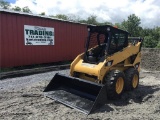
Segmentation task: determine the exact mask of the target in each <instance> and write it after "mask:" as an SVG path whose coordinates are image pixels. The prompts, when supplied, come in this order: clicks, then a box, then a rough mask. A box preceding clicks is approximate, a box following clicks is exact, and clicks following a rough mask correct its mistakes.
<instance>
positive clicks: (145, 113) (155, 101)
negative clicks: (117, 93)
mask: <svg viewBox="0 0 160 120" xmlns="http://www.w3.org/2000/svg"><path fill="white" fill-rule="evenodd" d="M159 59H160V52H159V49H157V50H156V49H148V50H143V51H142V64H141V65H142V67H143V68H144V69H145V70H144V69H142V70H141V72H140V85H139V87H138V89H136V90H134V91H130V92H125V93H124V94H123V96H122V98H121V99H119V100H117V101H108V103H107V104H106V105H104V106H103V107H101V108H100V109H98V110H96V111H95V112H94V113H92V114H90V115H88V116H87V115H85V114H83V113H81V112H79V111H77V110H75V109H72V108H69V107H67V106H65V105H63V104H61V103H58V102H56V101H54V100H51V99H49V98H46V97H44V94H43V90H44V89H45V87H46V86H47V85H48V83H49V82H50V80H51V79H52V77H53V76H54V75H55V73H57V72H59V73H62V74H65V75H69V70H61V71H54V72H47V73H43V74H35V75H30V76H24V77H17V78H9V79H4V80H1V81H0V120H75V119H77V120H122V119H123V120H130V119H131V120H137V119H142V120H160V62H159ZM146 70H149V71H146ZM158 70H159V71H158Z"/></svg>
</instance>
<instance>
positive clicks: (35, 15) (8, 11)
mask: <svg viewBox="0 0 160 120" xmlns="http://www.w3.org/2000/svg"><path fill="white" fill-rule="evenodd" d="M0 12H6V13H11V14H19V15H26V16H33V17H40V18H46V19H51V20H58V21H62V22H70V23H76V24H82V25H91V24H86V23H80V22H75V21H68V20H63V19H58V18H53V17H49V16H46V15H38V14H32V13H25V12H18V11H13V10H7V9H1V8H0ZM93 26H94V25H93Z"/></svg>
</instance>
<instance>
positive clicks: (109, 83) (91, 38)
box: [44, 25, 142, 114]
mask: <svg viewBox="0 0 160 120" xmlns="http://www.w3.org/2000/svg"><path fill="white" fill-rule="evenodd" d="M87 28H88V37H87V41H86V50H85V52H84V53H82V54H80V55H78V56H77V57H76V58H75V60H74V61H73V62H72V63H71V66H70V76H65V75H62V74H59V73H57V74H56V75H55V76H54V77H53V79H52V80H51V81H50V83H49V84H48V86H47V87H46V88H45V90H44V94H45V96H47V97H49V98H51V99H54V100H56V101H59V102H61V103H63V104H65V105H67V106H69V107H72V108H75V109H78V110H80V111H81V112H83V113H86V114H89V113H91V112H92V111H94V110H95V109H97V108H98V107H100V106H101V105H104V104H105V103H106V102H107V100H108V99H110V100H112V99H118V98H120V97H121V95H122V93H123V91H124V90H133V89H136V88H137V87H138V84H139V71H140V61H141V46H142V39H141V38H140V37H128V36H129V33H128V32H127V31H124V30H121V29H118V28H115V27H113V26H110V25H105V26H88V27H87Z"/></svg>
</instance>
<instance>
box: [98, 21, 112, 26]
mask: <svg viewBox="0 0 160 120" xmlns="http://www.w3.org/2000/svg"><path fill="white" fill-rule="evenodd" d="M97 25H113V24H112V23H111V22H107V21H106V22H103V23H97Z"/></svg>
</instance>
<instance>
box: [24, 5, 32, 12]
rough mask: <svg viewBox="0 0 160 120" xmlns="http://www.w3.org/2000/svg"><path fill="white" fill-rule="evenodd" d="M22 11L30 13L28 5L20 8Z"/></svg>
mask: <svg viewBox="0 0 160 120" xmlns="http://www.w3.org/2000/svg"><path fill="white" fill-rule="evenodd" d="M22 12H25V13H32V12H31V10H30V9H29V7H28V6H26V7H23V8H22Z"/></svg>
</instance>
